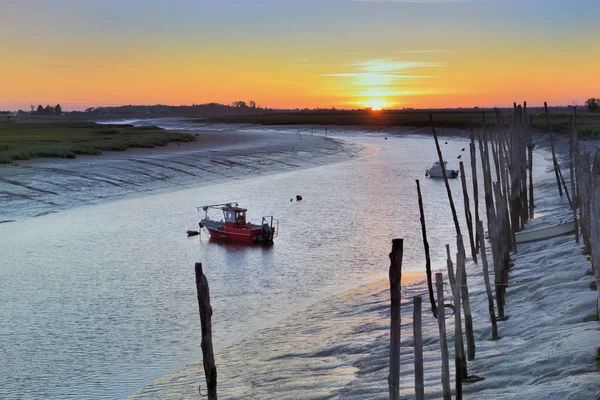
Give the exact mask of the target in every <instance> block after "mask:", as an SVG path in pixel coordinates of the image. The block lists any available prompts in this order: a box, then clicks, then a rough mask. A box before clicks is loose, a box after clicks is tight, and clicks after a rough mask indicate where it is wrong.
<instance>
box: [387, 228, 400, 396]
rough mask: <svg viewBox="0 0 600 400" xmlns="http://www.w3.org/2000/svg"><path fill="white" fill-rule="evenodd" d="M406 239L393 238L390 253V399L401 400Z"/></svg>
mask: <svg viewBox="0 0 600 400" xmlns="http://www.w3.org/2000/svg"><path fill="white" fill-rule="evenodd" d="M403 251H404V240H403V239H394V240H392V252H391V253H390V273H389V276H390V294H391V298H392V301H391V303H392V307H391V308H392V312H391V327H390V374H389V376H388V386H389V391H390V400H400V302H401V300H402V297H401V286H400V282H401V280H402V253H403Z"/></svg>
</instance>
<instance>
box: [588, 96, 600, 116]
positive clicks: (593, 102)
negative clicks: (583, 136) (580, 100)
mask: <svg viewBox="0 0 600 400" xmlns="http://www.w3.org/2000/svg"><path fill="white" fill-rule="evenodd" d="M585 106H586V107H587V109H588V111H589V112H592V113H597V112H600V99H597V98H595V97H592V98H589V99H587V101H586V102H585Z"/></svg>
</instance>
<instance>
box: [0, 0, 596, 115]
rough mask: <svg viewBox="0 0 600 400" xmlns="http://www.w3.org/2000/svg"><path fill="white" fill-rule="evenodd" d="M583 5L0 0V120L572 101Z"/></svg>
mask: <svg viewBox="0 0 600 400" xmlns="http://www.w3.org/2000/svg"><path fill="white" fill-rule="evenodd" d="M599 21H600V1H598V0H302V1H299V0H254V1H246V0H219V1H206V0H169V1H167V0H102V1H97V0H94V1H92V0H53V1H47V0H2V2H1V3H0V38H1V43H2V46H1V49H2V53H3V55H2V57H1V58H0V109H10V110H16V109H29V105H30V104H32V103H33V104H43V105H46V104H50V105H54V104H57V103H60V104H61V105H62V106H63V109H65V110H76V109H78V110H79V109H85V108H88V107H97V106H110V105H124V104H169V105H183V104H188V105H190V104H202V103H208V102H218V103H224V104H229V103H232V102H233V101H237V100H244V101H246V102H248V101H250V100H253V101H255V102H256V103H257V105H259V106H263V107H271V108H306V107H308V108H331V107H336V108H365V107H373V108H405V107H410V108H433V107H435V108H437V107H473V106H480V107H487V106H506V105H511V104H512V103H513V102H522V101H527V102H528V104H530V105H539V104H543V102H544V101H547V102H548V103H549V104H551V105H567V104H583V103H584V102H585V100H586V99H588V98H589V97H600V78H599V77H598V71H599V70H600V23H599Z"/></svg>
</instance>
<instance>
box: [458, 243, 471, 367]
mask: <svg viewBox="0 0 600 400" xmlns="http://www.w3.org/2000/svg"><path fill="white" fill-rule="evenodd" d="M456 243H457V246H456V247H457V248H458V254H460V256H461V258H460V259H459V258H458V257H457V259H456V274H457V278H456V281H457V282H460V291H461V294H460V296H461V299H462V305H463V311H464V313H465V334H466V335H467V358H468V359H469V360H473V359H474V358H475V335H474V334H473V316H472V315H471V302H470V300H469V285H468V283H467V271H465V258H466V256H465V246H464V244H463V238H462V236H461V235H458V236H457V237H456ZM460 262H462V265H459V263H460ZM459 268H462V273H461V278H460V281H459V280H458V269H459ZM457 284H458V283H457ZM463 354H464V350H463ZM465 375H466V362H465ZM465 378H466V376H465Z"/></svg>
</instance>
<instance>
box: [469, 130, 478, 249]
mask: <svg viewBox="0 0 600 400" xmlns="http://www.w3.org/2000/svg"><path fill="white" fill-rule="evenodd" d="M469 150H470V152H471V175H472V178H473V203H475V204H474V206H475V224H477V222H479V187H478V185H477V155H476V152H475V137H474V135H473V131H471V143H469ZM476 231H477V229H476ZM478 234H479V233H478V232H476V233H475V238H476V240H475V251H476V252H479V237H478V236H477V235H478Z"/></svg>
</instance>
